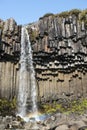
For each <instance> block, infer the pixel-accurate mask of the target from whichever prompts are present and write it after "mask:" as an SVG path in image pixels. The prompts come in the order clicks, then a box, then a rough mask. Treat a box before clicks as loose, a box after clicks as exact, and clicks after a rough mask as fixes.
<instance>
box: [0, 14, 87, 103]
mask: <svg viewBox="0 0 87 130" xmlns="http://www.w3.org/2000/svg"><path fill="white" fill-rule="evenodd" d="M27 29H28V31H29V35H30V41H31V44H32V49H33V59H34V67H35V72H36V81H37V87H38V96H39V100H41V101H51V100H58V99H60V98H70V99H72V98H80V97H82V96H84V97H85V96H86V93H87V28H86V24H85V22H84V20H82V21H80V20H79V16H77V15H75V14H72V15H67V16H66V17H64V16H61V17H60V16H59V15H52V14H51V15H45V16H44V17H42V18H40V19H39V21H38V22H35V23H32V24H29V25H28V26H27ZM20 35H21V26H18V25H17V24H16V22H15V21H14V20H13V19H9V20H7V21H5V22H4V21H2V20H1V21H0V43H1V44H0V92H1V93H0V96H1V97H6V98H11V97H13V96H14V95H17V90H18V80H19V79H18V78H19V77H18V75H19V58H20V38H21V36H20Z"/></svg>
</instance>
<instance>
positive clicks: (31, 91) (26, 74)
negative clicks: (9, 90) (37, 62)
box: [18, 27, 38, 117]
mask: <svg viewBox="0 0 87 130" xmlns="http://www.w3.org/2000/svg"><path fill="white" fill-rule="evenodd" d="M19 77H20V78H19V92H18V114H19V115H20V116H22V117H25V116H26V114H27V100H28V98H29V97H30V100H31V102H32V109H31V112H32V113H34V112H37V111H38V110H37V88H36V82H35V71H34V67H33V59H32V49H31V43H30V40H29V34H28V31H27V29H26V27H22V33H21V57H20V75H19Z"/></svg>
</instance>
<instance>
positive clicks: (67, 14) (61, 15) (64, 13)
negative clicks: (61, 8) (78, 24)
mask: <svg viewBox="0 0 87 130" xmlns="http://www.w3.org/2000/svg"><path fill="white" fill-rule="evenodd" d="M58 16H59V17H63V18H66V17H68V16H69V12H68V11H65V12H62V13H60V14H58Z"/></svg>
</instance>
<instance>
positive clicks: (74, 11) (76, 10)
mask: <svg viewBox="0 0 87 130" xmlns="http://www.w3.org/2000/svg"><path fill="white" fill-rule="evenodd" d="M80 13H81V10H79V9H72V10H70V11H69V14H70V15H75V16H77V17H78V15H79V14H80Z"/></svg>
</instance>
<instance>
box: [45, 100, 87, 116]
mask: <svg viewBox="0 0 87 130" xmlns="http://www.w3.org/2000/svg"><path fill="white" fill-rule="evenodd" d="M86 109H87V99H81V100H80V101H78V100H74V101H71V102H67V105H64V104H57V103H56V102H53V103H52V104H44V105H43V112H44V113H47V114H48V113H54V112H57V111H58V112H61V113H67V114H70V113H76V114H83V113H85V111H86Z"/></svg>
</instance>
